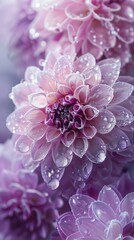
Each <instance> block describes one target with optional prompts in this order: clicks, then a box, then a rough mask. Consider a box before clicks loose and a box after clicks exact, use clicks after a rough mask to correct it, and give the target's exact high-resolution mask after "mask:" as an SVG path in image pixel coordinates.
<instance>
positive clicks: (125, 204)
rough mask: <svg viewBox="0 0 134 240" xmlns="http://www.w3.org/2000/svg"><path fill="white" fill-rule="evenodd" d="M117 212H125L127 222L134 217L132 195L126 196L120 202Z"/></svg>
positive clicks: (133, 196)
mask: <svg viewBox="0 0 134 240" xmlns="http://www.w3.org/2000/svg"><path fill="white" fill-rule="evenodd" d="M119 212H120V213H122V212H127V222H129V221H131V220H132V219H133V217H134V193H129V194H127V195H126V196H125V197H124V198H123V199H122V201H121V203H120V206H119Z"/></svg>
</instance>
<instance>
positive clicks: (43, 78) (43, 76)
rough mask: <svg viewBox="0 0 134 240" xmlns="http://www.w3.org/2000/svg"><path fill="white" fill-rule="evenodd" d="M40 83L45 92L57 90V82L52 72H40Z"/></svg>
mask: <svg viewBox="0 0 134 240" xmlns="http://www.w3.org/2000/svg"><path fill="white" fill-rule="evenodd" d="M38 85H39V87H41V88H42V89H43V90H44V91H45V93H49V92H55V91H56V82H55V79H54V77H53V76H52V75H51V73H50V72H40V73H39V76H38Z"/></svg>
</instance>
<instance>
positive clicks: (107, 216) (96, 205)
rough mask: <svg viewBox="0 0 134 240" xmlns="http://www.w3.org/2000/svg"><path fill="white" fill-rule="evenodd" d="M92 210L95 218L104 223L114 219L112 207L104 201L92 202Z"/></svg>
mask: <svg viewBox="0 0 134 240" xmlns="http://www.w3.org/2000/svg"><path fill="white" fill-rule="evenodd" d="M92 211H93V213H94V215H95V218H96V219H98V220H99V221H101V222H102V223H104V224H107V222H108V221H110V220H112V219H115V213H114V211H113V209H112V208H111V207H110V206H109V205H107V204H106V203H104V202H99V201H97V202H93V203H92Z"/></svg>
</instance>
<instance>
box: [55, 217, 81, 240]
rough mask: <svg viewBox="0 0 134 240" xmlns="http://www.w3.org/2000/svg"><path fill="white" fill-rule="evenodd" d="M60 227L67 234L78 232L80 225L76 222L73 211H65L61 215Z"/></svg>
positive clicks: (58, 223)
mask: <svg viewBox="0 0 134 240" xmlns="http://www.w3.org/2000/svg"><path fill="white" fill-rule="evenodd" d="M57 225H58V229H60V231H62V233H63V234H65V236H69V235H71V234H72V233H75V232H78V227H77V225H76V223H75V218H74V216H73V214H72V213H65V214H63V215H61V216H60V218H59V219H58V222H57Z"/></svg>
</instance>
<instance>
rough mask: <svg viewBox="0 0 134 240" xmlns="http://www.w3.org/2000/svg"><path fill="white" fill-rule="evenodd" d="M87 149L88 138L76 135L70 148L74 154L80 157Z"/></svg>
mask: <svg viewBox="0 0 134 240" xmlns="http://www.w3.org/2000/svg"><path fill="white" fill-rule="evenodd" d="M87 149H88V140H87V139H86V138H85V137H83V138H82V137H77V138H76V139H75V141H74V142H73V144H72V150H73V152H74V154H76V156H78V157H80V158H82V157H83V156H84V155H85V153H86V151H87Z"/></svg>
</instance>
